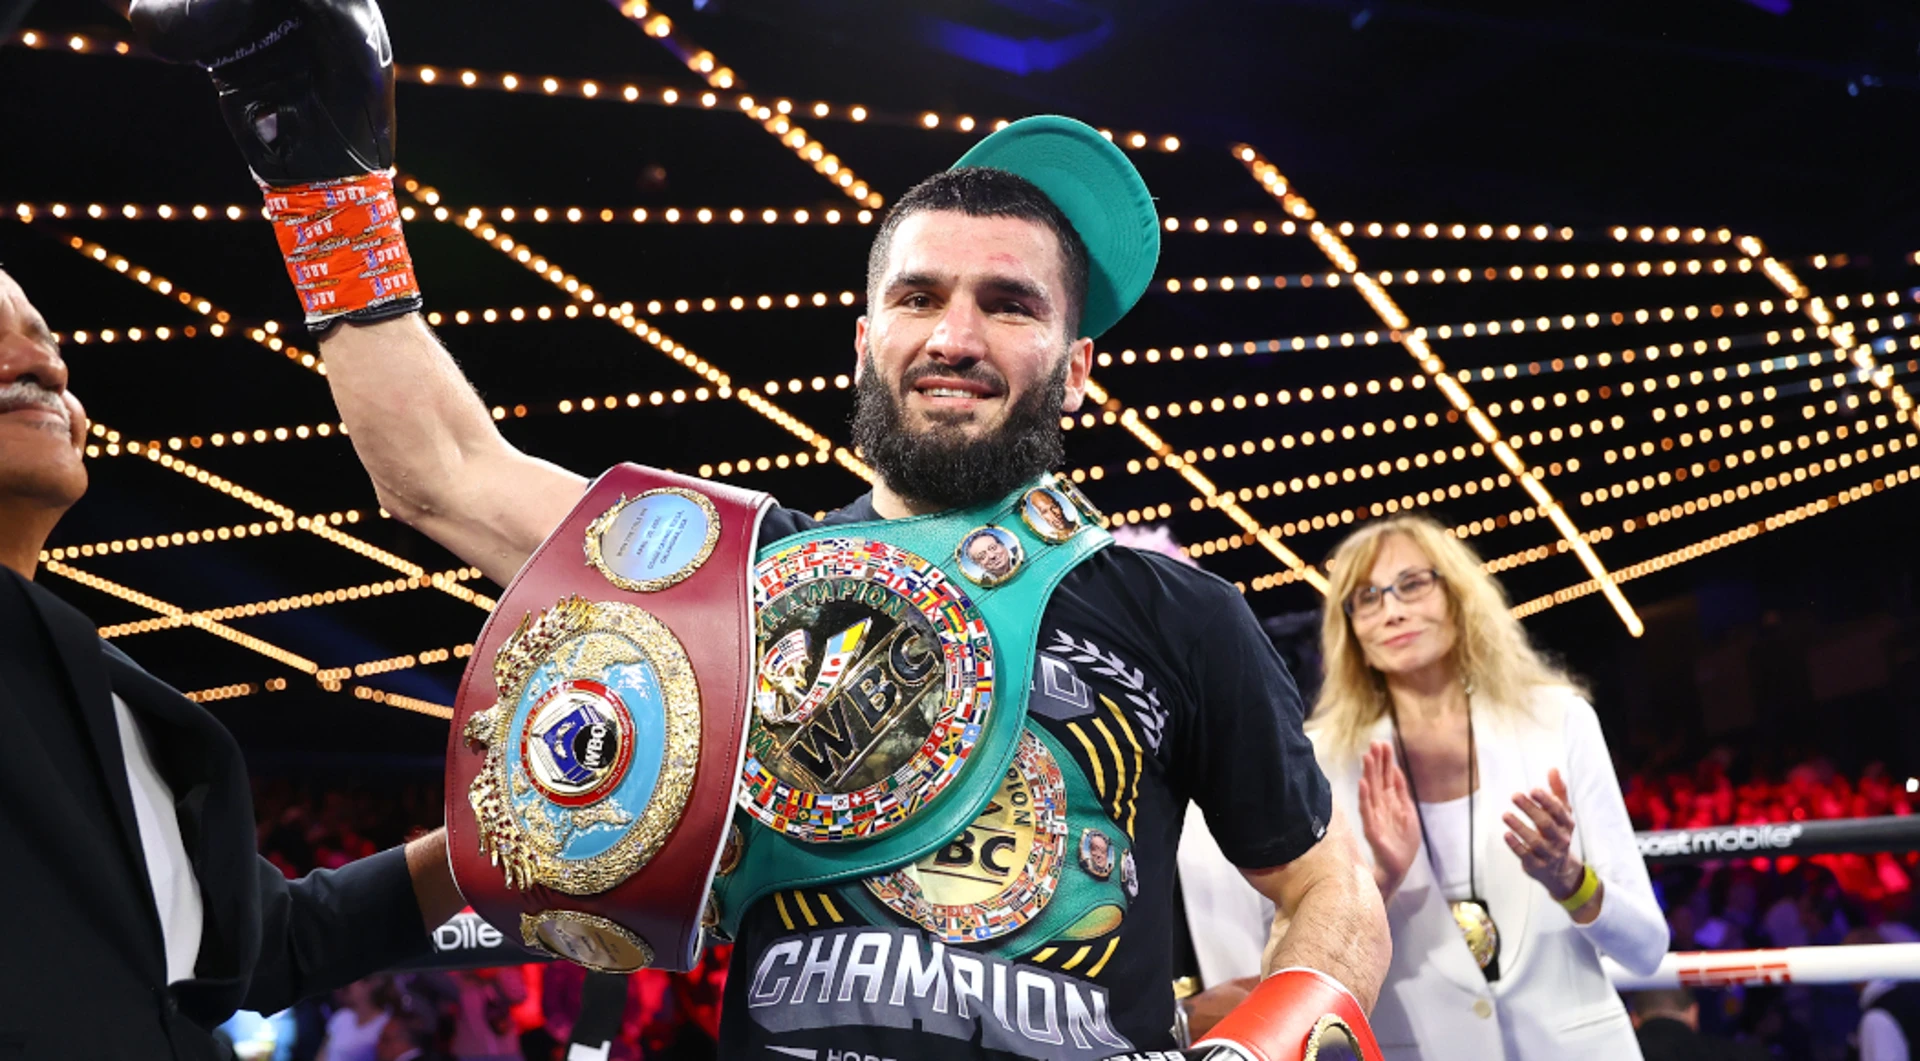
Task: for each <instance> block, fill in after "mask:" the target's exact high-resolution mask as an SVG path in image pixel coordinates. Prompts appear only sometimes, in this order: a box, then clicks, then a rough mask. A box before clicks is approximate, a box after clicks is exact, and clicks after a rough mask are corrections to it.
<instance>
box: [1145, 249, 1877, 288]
mask: <svg viewBox="0 0 1920 1061" xmlns="http://www.w3.org/2000/svg"><path fill="white" fill-rule="evenodd" d="M1816 257H1817V258H1819V259H1821V260H1829V259H1827V257H1826V256H1825V255H1818V256H1816ZM1834 259H1843V260H1847V261H1851V260H1852V259H1851V258H1849V257H1848V256H1847V255H1835V256H1834ZM1808 260H1809V261H1812V260H1814V259H1811V258H1810V259H1808ZM1754 268H1755V265H1754V262H1753V260H1752V259H1750V258H1707V259H1701V258H1689V259H1687V260H1685V261H1675V260H1671V259H1669V260H1667V261H1662V262H1652V261H1646V260H1642V261H1637V262H1625V261H1613V262H1584V263H1576V262H1560V263H1557V264H1535V265H1530V266H1529V265H1510V266H1507V267H1505V268H1500V267H1497V266H1486V267H1484V268H1482V269H1469V268H1465V267H1458V268H1454V269H1440V268H1435V269H1425V270H1422V269H1406V270H1402V271H1400V272H1393V271H1391V270H1382V271H1380V272H1378V273H1375V274H1374V280H1375V281H1376V282H1377V283H1379V284H1380V285H1381V286H1382V287H1390V286H1392V285H1393V284H1396V283H1402V284H1405V285H1407V286H1414V285H1418V284H1423V283H1424V284H1435V285H1437V284H1449V283H1454V284H1466V283H1472V282H1475V281H1489V282H1514V281H1539V280H1582V279H1584V280H1606V279H1613V280H1619V279H1636V278H1648V277H1655V276H1659V277H1676V276H1680V275H1682V274H1684V275H1686V276H1699V275H1700V274H1701V273H1703V272H1704V273H1710V274H1712V275H1715V276H1718V275H1723V274H1725V273H1726V272H1728V271H1729V270H1731V271H1733V272H1735V273H1749V272H1752V271H1753V270H1754ZM1344 275H1345V274H1342V273H1337V272H1333V273H1275V274H1257V273H1255V274H1247V275H1241V276H1193V277H1187V278H1185V279H1182V278H1179V277H1168V278H1167V279H1166V280H1163V281H1162V282H1161V286H1162V287H1163V288H1164V289H1165V290H1166V291H1167V292H1168V293H1169V294H1179V293H1181V292H1188V293H1194V294H1203V293H1206V292H1209V291H1212V292H1248V291H1287V290H1291V289H1295V288H1299V289H1311V288H1313V287H1315V286H1320V287H1339V286H1340V284H1341V282H1342V279H1343V277H1344Z"/></svg>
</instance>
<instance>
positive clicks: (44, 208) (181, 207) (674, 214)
mask: <svg viewBox="0 0 1920 1061" xmlns="http://www.w3.org/2000/svg"><path fill="white" fill-rule="evenodd" d="M403 69H404V68H403ZM419 69H424V68H416V71H415V79H416V80H418V76H417V73H418V70H419ZM469 72H470V71H463V72H461V73H460V74H459V75H457V77H458V80H459V81H460V83H461V84H462V85H465V83H466V74H467V73H469ZM489 76H491V75H489ZM501 76H502V77H508V76H515V75H501ZM474 77H475V80H476V81H478V80H480V79H481V75H479V74H475V75H474ZM445 80H446V79H445V77H444V76H443V75H441V74H440V73H438V72H436V74H435V75H434V77H433V78H432V79H431V80H428V81H425V82H423V83H427V84H444V83H445ZM523 83H524V84H529V85H531V84H537V83H539V79H533V80H531V81H524V82H523V81H522V80H521V79H519V78H518V77H517V76H515V86H514V87H515V88H518V87H520V85H521V84H523ZM559 84H560V83H559V82H558V81H556V82H555V86H556V88H555V91H556V92H557V91H559ZM581 84H585V82H581ZM599 94H600V90H599V89H598V86H597V85H596V90H595V95H596V96H598V95H599ZM679 98H680V97H679V93H678V92H677V91H674V102H675V103H677V102H679ZM822 108H825V110H824V111H823V110H822ZM754 109H755V111H756V112H757V111H758V109H759V107H758V105H757V104H756V105H755V108H754ZM771 109H772V110H773V111H774V112H775V113H778V114H792V113H794V112H795V111H796V110H799V111H803V112H805V113H807V114H811V115H813V116H814V117H820V118H829V117H831V118H845V119H847V120H851V118H850V114H851V112H853V111H855V110H859V111H861V112H862V113H865V114H867V115H868V117H869V118H870V119H872V120H873V121H874V122H876V123H877V124H887V120H886V116H884V115H880V114H875V113H873V112H869V111H865V110H864V108H851V107H849V108H836V107H833V106H832V105H829V104H824V103H813V104H797V105H796V104H794V103H793V102H792V101H791V100H777V101H775V102H774V103H773V105H772V108H771ZM932 113H933V112H926V113H922V114H920V115H918V116H914V117H910V118H905V119H904V120H901V121H899V122H898V123H897V124H900V125H905V126H911V127H915V128H926V127H927V125H926V123H927V115H928V114H932ZM933 119H934V121H935V123H936V124H944V123H945V122H946V121H947V119H946V118H944V117H943V116H941V115H938V114H933ZM861 120H862V121H865V120H868V119H867V118H863V119H861ZM952 120H953V123H954V128H955V129H956V130H958V131H961V132H972V131H973V129H972V128H967V129H959V125H960V124H961V123H962V122H965V121H969V120H970V119H968V118H966V117H965V116H954V117H953V119H952ZM978 124H979V125H987V126H990V127H991V128H994V129H999V128H1004V127H1005V126H1006V124H1007V122H1006V120H1005V119H998V120H995V121H993V122H990V123H989V122H981V123H978ZM1176 140H1177V138H1176ZM1156 141H1157V142H1156ZM1115 142H1116V143H1119V144H1121V145H1122V146H1124V147H1134V148H1145V147H1148V146H1155V147H1158V148H1159V149H1160V150H1165V148H1164V146H1163V145H1164V143H1165V138H1163V137H1162V138H1149V137H1147V136H1146V135H1145V134H1142V133H1131V134H1125V135H1123V136H1121V137H1119V138H1118V139H1116V140H1115ZM1176 150H1177V147H1176ZM472 209H473V210H477V211H479V212H480V213H481V214H482V216H483V217H487V216H491V217H493V218H497V219H498V220H501V221H517V222H520V223H523V224H524V223H526V222H529V221H531V222H533V223H536V224H547V223H554V224H563V223H564V224H582V223H586V224H591V223H595V222H599V223H603V224H668V225H672V224H677V223H679V222H680V221H682V220H694V221H698V222H699V223H701V224H706V223H708V222H712V221H718V220H720V219H722V218H724V219H726V220H727V221H729V222H731V223H733V224H742V223H747V222H754V221H758V222H760V223H763V224H768V225H776V224H780V225H784V224H798V225H804V224H808V223H817V222H825V223H826V224H829V225H834V224H839V223H840V221H841V220H842V216H843V215H841V213H840V211H839V210H837V209H835V208H833V207H820V208H814V209H811V210H809V209H805V208H801V209H793V208H780V209H774V208H770V207H707V206H702V207H688V206H675V207H665V208H661V207H654V208H647V207H618V208H616V207H589V206H578V205H573V206H556V207H546V206H535V207H525V206H500V207H473V208H472ZM0 211H3V212H11V213H16V214H24V215H29V216H31V215H35V214H40V213H47V214H51V215H52V216H54V217H56V218H66V217H74V218H78V217H81V216H85V217H88V218H92V219H94V220H96V221H115V220H127V221H148V220H161V221H261V220H265V219H266V213H265V210H264V208H263V207H262V206H260V205H259V204H255V203H244V204H242V203H227V204H218V203H216V204H207V203H190V204H177V205H176V204H173V203H131V202H128V203H86V204H81V203H71V204H69V203H62V202H55V201H47V202H32V201H18V202H13V203H0ZM701 214H705V215H707V216H705V217H701V216H700V215H701ZM844 216H845V217H846V218H847V219H849V220H852V221H854V222H856V223H858V224H861V225H868V224H872V223H873V221H874V220H875V215H874V213H873V211H871V210H866V209H862V210H859V211H857V212H854V213H850V214H847V215H844ZM403 219H404V220H408V221H411V220H413V218H411V217H404V218H403ZM1161 224H1162V227H1163V228H1164V229H1165V231H1167V232H1169V233H1183V234H1192V235H1201V234H1208V233H1213V234H1219V235H1256V236H1267V235H1272V236H1292V235H1295V234H1296V233H1298V232H1299V226H1298V225H1296V224H1295V223H1294V221H1293V220H1292V219H1290V218H1278V219H1269V218H1266V217H1251V218H1246V219H1242V218H1234V217H1225V218H1220V219H1217V220H1216V219H1211V218H1208V217H1204V216H1196V217H1178V216H1169V217H1165V218H1163V219H1162V220H1161ZM1315 224H1321V223H1320V222H1315ZM1325 227H1328V228H1332V229H1333V230H1334V231H1336V232H1338V233H1339V234H1340V235H1341V236H1346V237H1361V238H1376V239H1377V238H1395V239H1425V240H1450V241H1454V242H1462V241H1481V242H1487V241H1501V240H1504V241H1507V242H1517V241H1527V240H1531V241H1533V242H1542V241H1551V242H1571V241H1576V240H1581V239H1587V238H1592V239H1604V238H1610V237H1609V236H1608V235H1606V234H1602V233H1600V232H1592V233H1583V232H1577V231H1576V230H1575V229H1572V228H1566V227H1554V226H1549V225H1512V224H1509V225H1487V224H1482V225H1463V224H1439V223H1435V222H1424V223H1418V222H1416V223H1408V222H1401V223H1398V224H1388V223H1382V222H1378V221H1375V222H1363V223H1355V222H1352V221H1341V222H1337V223H1333V224H1328V225H1326V226H1325ZM1612 231H1613V232H1630V231H1632V230H1630V229H1627V228H1625V227H1619V228H1616V229H1614V230H1612ZM1639 231H1641V232H1648V233H1653V232H1655V231H1656V230H1654V229H1652V228H1649V227H1642V228H1641V229H1640V230H1639ZM1665 231H1667V232H1673V233H1676V234H1678V235H1677V237H1676V238H1673V239H1667V238H1665V237H1664V236H1662V235H1656V236H1655V237H1654V238H1651V239H1643V240H1640V241H1639V242H1642V243H1657V242H1664V243H1696V244H1700V243H1731V242H1732V241H1733V234H1732V233H1731V232H1728V231H1726V230H1724V229H1722V230H1720V231H1719V232H1716V233H1713V234H1711V235H1709V234H1708V233H1707V232H1706V230H1704V229H1692V230H1689V231H1688V232H1687V233H1680V230H1678V229H1667V230H1665ZM1630 238H1631V237H1630ZM1622 242H1624V241H1622ZM1810 264H1812V265H1813V266H1814V267H1815V268H1817V269H1826V268H1829V267H1832V268H1841V267H1845V266H1847V265H1850V264H1852V260H1851V258H1850V257H1849V256H1847V255H1844V254H1838V255H1833V256H1832V257H1831V258H1830V259H1828V260H1827V261H1821V256H1815V257H1814V258H1813V259H1811V261H1810ZM1751 267H1752V263H1749V268H1751Z"/></svg>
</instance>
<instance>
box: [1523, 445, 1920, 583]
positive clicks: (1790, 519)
mask: <svg viewBox="0 0 1920 1061" xmlns="http://www.w3.org/2000/svg"><path fill="white" fill-rule="evenodd" d="M1908 445H1912V439H1909V441H1908ZM1915 479H1920V463H1916V464H1912V465H1909V466H1908V467H1905V468H1901V469H1899V470H1898V471H1894V472H1888V473H1886V474H1884V475H1878V476H1875V477H1874V478H1871V479H1868V480H1866V481H1865V482H1862V483H1860V484H1858V485H1856V486H1852V487H1849V488H1847V489H1845V490H1842V491H1839V492H1837V493H1834V494H1830V495H1828V496H1826V497H1822V498H1818V499H1816V500H1813V501H1809V502H1806V503H1804V504H1800V505H1795V506H1794V507H1792V508H1789V509H1785V510H1783V511H1781V512H1778V513H1776V514H1774V515H1771V516H1768V517H1766V518H1765V519H1759V520H1754V521H1753V522H1751V523H1746V524H1742V525H1740V526H1738V527H1735V528H1733V529H1732V530H1728V531H1724V532H1722V533H1720V534H1716V535H1713V536H1712V537H1709V538H1703V539H1701V540H1700V541H1697V542H1694V543H1693V544H1691V545H1687V546H1683V547H1681V548H1679V549H1674V550H1671V551H1669V552H1665V553H1661V554H1660V555H1658V556H1654V557H1650V558H1648V559H1646V560H1642V561H1640V562H1639V563H1637V564H1632V565H1630V566H1628V567H1625V568H1622V569H1621V570H1620V572H1619V573H1618V576H1617V577H1619V578H1622V579H1635V578H1640V577H1642V576H1644V575H1650V574H1653V573H1655V572H1658V571H1664V570H1666V569H1667V568H1670V567H1674V566H1676V565H1678V564H1683V563H1686V562H1687V561H1689V560H1696V559H1699V558H1700V557H1702V556H1706V555H1707V554H1709V553H1714V552H1718V551H1719V550H1721V549H1724V548H1727V547H1728V546H1730V545H1737V544H1739V543H1741V542H1744V541H1749V540H1751V539H1753V538H1757V537H1759V536H1760V535H1762V534H1765V533H1768V532H1769V531H1776V530H1779V529H1781V528H1782V527H1788V526H1792V525H1793V524H1795V523H1798V522H1800V521H1802V520H1807V519H1812V518H1813V517H1815V516H1820V515H1825V514H1826V513H1828V512H1832V511H1834V510H1836V509H1838V508H1840V507H1841V506H1843V505H1849V504H1852V503H1853V502H1855V501H1862V500H1865V499H1866V498H1869V497H1872V496H1874V495H1875V494H1879V493H1883V492H1885V491H1887V490H1891V489H1893V488H1895V487H1898V486H1905V485H1907V484H1908V483H1911V482H1913V481H1914V480H1915ZM1595 588H1596V587H1595V584H1594V582H1593V581H1592V580H1588V581H1587V582H1582V583H1578V584H1576V585H1572V586H1568V587H1566V588H1565V589H1559V590H1555V591H1554V592H1552V593H1548V594H1544V595H1542V596H1539V597H1535V598H1533V599H1532V600H1528V601H1524V602H1522V603H1521V604H1518V605H1516V606H1515V607H1514V609H1513V614H1514V615H1515V616H1516V617H1517V618H1523V619H1524V618H1526V617H1527V616H1530V615H1537V614H1539V613H1540V612H1543V611H1546V610H1547V609H1548V608H1552V607H1555V606H1557V605H1561V604H1565V603H1567V602H1568V601H1572V600H1577V599H1579V598H1580V597H1584V596H1586V595H1588V594H1590V593H1592V592H1594V589H1595Z"/></svg>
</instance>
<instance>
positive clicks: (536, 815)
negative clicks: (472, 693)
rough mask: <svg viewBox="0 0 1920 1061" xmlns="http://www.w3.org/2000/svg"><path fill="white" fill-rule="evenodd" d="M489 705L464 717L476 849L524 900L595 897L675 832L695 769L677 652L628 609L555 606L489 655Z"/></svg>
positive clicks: (695, 714)
mask: <svg viewBox="0 0 1920 1061" xmlns="http://www.w3.org/2000/svg"><path fill="white" fill-rule="evenodd" d="M494 681H495V684H496V686H497V688H498V690H499V694H500V699H499V700H498V701H497V702H495V704H494V705H493V706H492V707H490V708H488V709H486V710H484V711H480V712H477V713H475V714H474V715H473V716H472V717H471V718H469V719H468V720H467V725H466V730H465V733H464V736H465V738H466V740H467V741H468V742H469V743H470V744H473V745H476V746H480V747H484V748H485V749H486V760H485V762H484V764H483V765H482V766H481V769H480V773H479V775H478V776H477V777H475V778H474V780H473V784H472V786H471V787H470V788H469V789H468V793H467V795H468V800H469V801H470V802H471V803H472V805H473V810H474V817H475V819H476V821H477V822H478V824H479V830H480V850H481V852H482V853H483V854H485V855H487V856H488V857H489V858H490V859H491V860H492V861H493V863H494V864H496V865H499V866H500V867H501V868H502V870H503V872H504V875H505V878H506V884H507V886H508V887H509V888H513V889H515V890H525V889H527V888H528V887H531V886H532V885H535V884H541V885H545V886H547V887H549V888H552V889H554V890H556V891H560V892H565V893H567V894H569V895H591V894H594V893H597V892H603V891H606V890H607V889H609V888H612V887H614V886H616V885H618V884H620V883H621V882H622V881H624V880H626V879H627V878H628V877H629V876H632V875H633V873H634V871H635V870H638V869H639V868H640V867H641V866H643V865H645V864H646V863H647V861H648V860H649V859H651V858H652V857H653V856H654V854H655V853H656V852H657V851H658V850H659V849H660V845H661V844H662V843H663V842H664V841H665V839H666V837H667V834H668V833H670V832H672V831H673V828H674V826H676V825H678V824H679V822H680V815H681V813H682V811H683V810H684V809H685V807H686V802H687V794H688V792H689V790H690V789H691V788H692V785H693V774H694V766H695V764H696V763H698V762H699V758H700V691H699V687H698V685H696V684H695V682H694V677H693V667H692V665H691V663H689V662H688V660H687V654H686V651H685V650H684V649H683V648H682V647H681V645H680V642H679V641H678V640H677V639H676V638H675V637H674V636H673V634H672V633H671V632H669V631H668V630H667V628H666V626H665V625H664V624H663V623H661V622H660V620H658V619H656V618H654V617H653V616H652V615H651V614H649V613H648V612H647V611H645V610H644V609H641V608H637V607H634V606H633V605H630V604H618V603H612V602H595V601H587V600H584V599H582V598H579V597H566V598H563V599H561V600H560V601H558V602H556V603H555V604H554V605H553V607H551V608H548V609H547V610H546V611H544V612H541V613H539V614H538V615H530V616H528V617H527V618H526V619H525V620H524V621H522V622H521V624H520V627H519V629H517V630H515V631H514V633H513V636H512V637H509V638H508V639H507V640H506V641H505V642H504V643H503V644H502V645H501V646H500V651H499V653H498V654H497V655H496V656H495V658H494Z"/></svg>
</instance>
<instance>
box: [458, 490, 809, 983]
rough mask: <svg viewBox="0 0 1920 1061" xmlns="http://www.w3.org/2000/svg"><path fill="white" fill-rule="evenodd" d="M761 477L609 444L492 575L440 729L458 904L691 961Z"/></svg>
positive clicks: (736, 682) (721, 807) (747, 652)
mask: <svg viewBox="0 0 1920 1061" xmlns="http://www.w3.org/2000/svg"><path fill="white" fill-rule="evenodd" d="M771 504H772V499H771V498H770V497H769V496H768V495H766V494H762V493H755V492H752V491H748V490H736V489H733V488H731V487H726V486H721V485H719V484H717V483H711V482H706V481H704V480H699V479H691V478H688V477H686V476H682V475H674V474H672V473H669V472H662V471H657V470H654V469H651V468H642V467H640V466H638V465H633V464H623V465H620V466H618V467H615V468H613V469H611V470H609V471H608V472H607V473H606V474H604V475H602V476H601V477H600V478H599V479H598V480H596V481H595V482H594V483H593V485H592V486H590V487H588V488H587V493H586V496H585V497H584V498H582V499H581V501H580V503H579V504H578V505H576V506H574V509H573V511H572V512H571V513H569V514H568V516H567V518H566V521H565V522H563V523H562V524H561V525H560V526H559V527H558V528H557V529H555V530H554V532H553V533H552V534H551V535H549V536H548V537H547V540H546V541H545V542H543V543H542V544H541V546H540V548H539V550H537V551H536V552H535V553H534V554H533V557H532V558H531V559H530V560H528V561H527V564H526V566H525V567H523V568H521V569H520V573H519V575H517V576H515V578H514V580H513V584H512V585H510V586H508V587H507V592H506V595H505V597H504V598H503V599H502V600H501V602H500V604H499V606H498V607H496V608H495V609H494V613H493V617H492V618H491V619H489V620H488V621H487V625H486V627H485V628H484V629H483V630H482V631H481V633H480V640H479V642H478V644H476V645H475V648H474V653H473V658H472V660H471V661H470V662H469V663H468V665H467V672H466V675H465V677H464V678H463V680H462V682H461V686H460V696H459V699H458V700H457V701H456V702H455V704H454V716H453V732H452V734H451V736H450V737H449V739H448V741H447V845H448V849H449V852H450V854H451V859H452V863H453V875H454V880H455V881H456V882H457V883H458V884H459V886H460V892H461V894H462V895H464V896H466V898H467V901H468V902H469V903H471V904H472V905H473V909H474V912H475V913H477V914H479V915H480V916H481V917H483V918H485V919H486V920H487V921H488V922H489V923H491V924H492V925H493V926H494V927H495V928H498V929H499V930H500V931H501V932H503V933H505V934H506V935H507V936H508V937H509V938H511V939H517V940H520V941H521V942H522V943H524V944H525V945H526V946H527V947H528V948H529V949H532V950H535V951H541V952H545V953H549V954H552V955H554V956H556V957H561V958H567V959H569V960H572V961H575V962H578V963H580V964H581V965H584V966H587V967H588V968H592V969H599V970H601V971H605V972H631V971H632V970H635V969H640V968H647V967H652V968H658V969H667V970H673V971H681V970H686V969H689V968H691V967H692V966H693V965H694V964H695V963H697V962H698V961H699V960H700V950H701V924H702V918H703V914H704V913H705V912H706V911H705V907H706V903H707V894H708V890H709V888H710V886H711V884H712V881H713V875H714V870H715V867H716V864H717V863H718V861H719V857H720V852H721V848H722V844H723V841H724V839H725V836H726V831H727V824H728V821H729V820H730V818H731V816H732V813H733V792H734V784H735V782H736V781H737V779H738V778H739V776H740V756H741V750H742V746H743V742H744V739H745V737H746V733H747V719H748V716H747V707H748V704H749V703H750V701H751V696H750V692H751V690H750V688H749V686H750V684H751V683H752V682H753V680H754V679H753V676H754V668H753V651H754V631H753V612H752V608H751V605H750V603H749V600H748V586H749V581H750V575H751V573H752V568H753V561H754V550H755V547H756V544H757V539H758V535H759V528H760V520H761V517H762V516H763V515H765V513H766V510H767V508H768V506H769V505H771Z"/></svg>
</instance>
